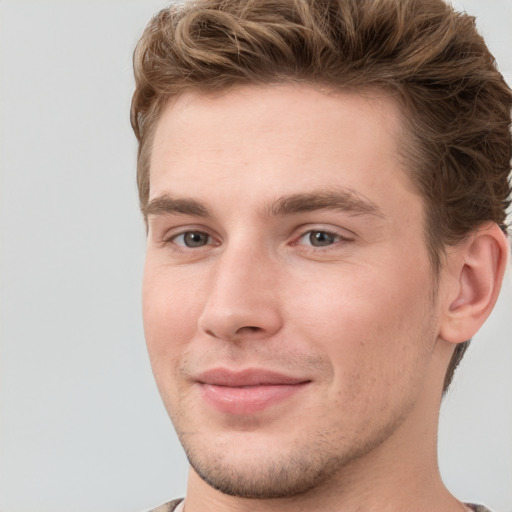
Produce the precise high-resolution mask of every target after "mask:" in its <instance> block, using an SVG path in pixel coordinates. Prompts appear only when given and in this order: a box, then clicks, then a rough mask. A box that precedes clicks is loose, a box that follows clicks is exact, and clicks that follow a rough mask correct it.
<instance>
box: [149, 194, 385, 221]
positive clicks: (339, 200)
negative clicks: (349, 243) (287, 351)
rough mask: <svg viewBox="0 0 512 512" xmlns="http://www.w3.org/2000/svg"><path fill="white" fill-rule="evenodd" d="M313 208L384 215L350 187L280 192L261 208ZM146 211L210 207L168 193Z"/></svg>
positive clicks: (277, 212) (196, 211) (286, 211)
mask: <svg viewBox="0 0 512 512" xmlns="http://www.w3.org/2000/svg"><path fill="white" fill-rule="evenodd" d="M316 210H334V211H339V212H347V213H349V214H351V215H372V216H376V217H380V218H385V215H384V213H383V212H382V210H381V209H380V208H379V207H378V206H377V205H376V204H375V203H373V202H372V201H370V200H369V199H368V198H366V197H364V196H363V195H362V194H359V193H357V192H356V191H354V190H351V189H342V190H336V191H322V190H320V191H312V192H308V193H299V194H292V195H289V196H282V197H280V198H278V199H276V200H275V201H273V202H271V203H270V204H269V205H267V208H266V209H265V211H266V212H267V214H268V215H269V216H271V217H276V216H283V215H293V214H297V213H307V212H313V211H316ZM142 213H143V214H144V216H145V217H148V216H149V215H163V214H181V215H193V216H196V217H212V216H213V215H212V213H211V211H210V209H209V208H208V207H207V206H206V205H204V204H203V203H200V202H199V201H196V200H195V199H191V198H176V197H172V196H170V195H168V194H164V195H162V196H159V197H156V198H154V199H152V200H151V201H149V203H148V204H147V205H146V206H145V207H143V209H142Z"/></svg>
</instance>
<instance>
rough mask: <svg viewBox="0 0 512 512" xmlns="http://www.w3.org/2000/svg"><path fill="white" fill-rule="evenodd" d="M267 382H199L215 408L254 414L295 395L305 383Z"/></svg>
mask: <svg viewBox="0 0 512 512" xmlns="http://www.w3.org/2000/svg"><path fill="white" fill-rule="evenodd" d="M307 384H308V383H307V382H301V383H299V384H280V385H277V384H269V385H258V386H242V387H230V386H215V385H212V384H200V386H201V391H202V394H203V397H204V399H205V400H206V402H208V404H210V405H211V406H213V407H214V408H215V409H216V410H218V411H220V412H223V413H227V414H237V415H243V414H254V413H256V412H259V411H263V410H264V409H266V408H268V407H270V406H272V405H274V404H276V403H278V402H281V401H283V400H285V399H287V398H290V397H291V396H293V395H295V394H296V393H298V392H299V391H301V390H302V389H304V387H305V386H306V385H307Z"/></svg>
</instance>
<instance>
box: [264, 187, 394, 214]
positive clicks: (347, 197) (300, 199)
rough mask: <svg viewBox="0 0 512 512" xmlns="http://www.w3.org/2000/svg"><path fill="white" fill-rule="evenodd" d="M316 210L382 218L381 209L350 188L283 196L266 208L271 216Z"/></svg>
mask: <svg viewBox="0 0 512 512" xmlns="http://www.w3.org/2000/svg"><path fill="white" fill-rule="evenodd" d="M316 210H336V211H340V212H348V213H350V214H352V215H374V216H377V217H381V218H384V213H383V212H382V210H381V209H380V208H379V207H378V206H377V205H376V204H375V203H374V202H373V201H371V200H370V199H368V198H366V197H365V196H363V195H362V194H360V193H358V192H356V191H354V190H351V189H342V190H335V191H313V192H308V193H299V194H293V195H290V196H283V197H280V198H278V199H277V200H276V201H274V202H272V203H271V204H270V205H269V206H268V208H267V211H268V214H269V215H271V216H279V215H290V214H295V213H306V212H312V211H316Z"/></svg>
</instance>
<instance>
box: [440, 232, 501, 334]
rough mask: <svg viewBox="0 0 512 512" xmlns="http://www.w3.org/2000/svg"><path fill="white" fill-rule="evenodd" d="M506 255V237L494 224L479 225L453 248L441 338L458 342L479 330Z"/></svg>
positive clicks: (495, 294)
mask: <svg viewBox="0 0 512 512" xmlns="http://www.w3.org/2000/svg"><path fill="white" fill-rule="evenodd" d="M448 257H449V258H450V257H451V256H448ZM507 257H508V244H507V238H506V236H505V234H504V233H503V231H502V230H501V229H500V228H499V226H497V225H496V224H494V223H491V224H485V225H483V226H481V227H480V228H479V229H478V230H477V231H476V232H475V233H473V234H472V235H471V237H470V238H469V239H467V240H465V241H464V242H462V243H461V244H460V246H458V247H457V248H456V250H455V251H454V254H453V258H454V259H455V263H452V268H451V270H450V272H451V273H452V277H454V278H455V279H454V280H453V281H454V282H455V283H456V284H455V286H454V287H453V292H452V294H451V296H450V297H449V298H448V300H447V301H446V305H445V307H444V312H443V313H444V314H443V320H442V325H441V329H440V333H439V335H440V337H441V338H442V339H444V340H445V341H448V342H450V343H461V342H464V341H467V340H468V339H470V338H472V337H473V336H474V334H475V333H476V332H477V331H478V330H479V329H480V327H481V326H482V324H483V323H484V322H485V320H486V319H487V317H488V316H489V314H490V313H491V311H492V309H493V307H494V304H495V303H496V300H497V299H498V295H499V292H500V289H501V283H502V280H503V275H504V273H505V268H506V264H507Z"/></svg>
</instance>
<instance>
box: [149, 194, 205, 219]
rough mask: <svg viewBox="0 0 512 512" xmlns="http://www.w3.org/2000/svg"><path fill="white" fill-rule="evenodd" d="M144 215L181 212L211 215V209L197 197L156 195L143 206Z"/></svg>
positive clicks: (182, 213) (183, 213)
mask: <svg viewBox="0 0 512 512" xmlns="http://www.w3.org/2000/svg"><path fill="white" fill-rule="evenodd" d="M142 213H143V215H144V217H148V216H149V215H162V214H166V213H169V214H172V213H176V214H181V215H194V216H196V217H211V216H212V215H211V212H210V210H209V209H208V208H207V207H206V206H204V205H203V204H201V203H200V202H199V201H196V200H195V199H189V198H175V197H171V196H169V195H167V194H165V195H162V196H159V197H155V199H152V200H151V201H149V203H148V204H147V205H146V206H144V207H143V208H142Z"/></svg>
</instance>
